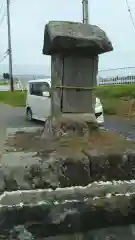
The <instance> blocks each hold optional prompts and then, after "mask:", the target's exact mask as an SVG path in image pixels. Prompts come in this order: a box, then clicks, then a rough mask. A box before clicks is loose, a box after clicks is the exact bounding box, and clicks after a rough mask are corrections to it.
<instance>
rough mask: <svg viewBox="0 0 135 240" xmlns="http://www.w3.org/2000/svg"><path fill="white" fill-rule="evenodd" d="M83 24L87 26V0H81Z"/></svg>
mask: <svg viewBox="0 0 135 240" xmlns="http://www.w3.org/2000/svg"><path fill="white" fill-rule="evenodd" d="M82 10H83V23H85V24H89V9H88V0H82Z"/></svg>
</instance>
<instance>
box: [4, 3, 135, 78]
mask: <svg viewBox="0 0 135 240" xmlns="http://www.w3.org/2000/svg"><path fill="white" fill-rule="evenodd" d="M81 2H82V1H81V0H67V1H66V0H65V1H63V0H11V32H12V34H11V35H12V51H13V67H14V72H15V73H26V72H27V73H33V74H34V73H37V74H39V73H45V74H47V75H48V74H49V72H50V57H47V56H43V55H42V46H43V35H44V26H45V24H46V23H47V22H48V21H49V20H70V21H81V20H82V4H81ZM2 3H6V0H0V6H1V4H2ZM129 3H130V7H131V10H132V14H133V17H134V19H135V0H129ZM5 6H6V5H5ZM3 12H4V8H3V10H2V11H1V12H0V36H1V38H0V59H1V58H2V57H3V53H4V51H5V50H6V49H7V26H6V17H5V20H4V21H3V22H2V24H1V17H2V13H3ZM89 18H90V23H91V24H95V25H98V26H99V27H101V28H102V29H103V30H105V31H106V32H107V35H108V37H109V38H110V39H111V41H112V43H113V46H114V51H113V52H111V53H107V54H104V55H102V56H100V63H99V67H100V69H108V68H119V67H125V66H135V29H134V28H133V25H132V22H131V19H130V18H129V13H128V11H127V6H126V0H89ZM6 66H8V58H7V59H5V60H4V61H3V62H2V63H1V64H0V72H1V71H3V70H5V68H6Z"/></svg>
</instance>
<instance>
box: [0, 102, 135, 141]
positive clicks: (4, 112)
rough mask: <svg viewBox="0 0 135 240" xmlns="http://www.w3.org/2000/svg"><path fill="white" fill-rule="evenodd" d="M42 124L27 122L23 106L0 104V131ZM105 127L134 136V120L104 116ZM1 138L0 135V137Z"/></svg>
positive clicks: (130, 136) (132, 137)
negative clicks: (15, 106)
mask: <svg viewBox="0 0 135 240" xmlns="http://www.w3.org/2000/svg"><path fill="white" fill-rule="evenodd" d="M38 125H43V124H42V123H40V122H36V121H34V122H28V121H26V119H25V108H14V107H11V106H8V105H5V104H0V133H2V132H4V131H5V129H6V128H9V127H15V128H17V127H27V126H28V127H30V126H38ZM105 128H107V129H110V130H114V131H117V132H119V133H122V134H124V135H125V136H127V137H129V138H131V139H134V138H135V120H133V121H129V120H123V119H120V118H116V117H111V116H109V117H108V116H107V117H105ZM0 138H1V137H0Z"/></svg>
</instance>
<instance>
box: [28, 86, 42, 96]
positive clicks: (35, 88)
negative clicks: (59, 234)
mask: <svg viewBox="0 0 135 240" xmlns="http://www.w3.org/2000/svg"><path fill="white" fill-rule="evenodd" d="M41 86H42V85H41V83H31V84H30V94H31V95H36V96H42V89H41Z"/></svg>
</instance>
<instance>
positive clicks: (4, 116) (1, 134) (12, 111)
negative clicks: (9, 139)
mask: <svg viewBox="0 0 135 240" xmlns="http://www.w3.org/2000/svg"><path fill="white" fill-rule="evenodd" d="M37 125H41V123H38V122H28V121H26V119H25V109H24V108H14V107H11V106H8V105H5V104H0V152H1V150H2V147H3V143H4V141H5V137H6V129H7V128H13V127H14V128H19V127H30V126H37Z"/></svg>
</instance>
